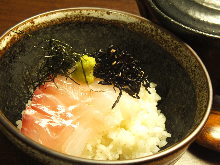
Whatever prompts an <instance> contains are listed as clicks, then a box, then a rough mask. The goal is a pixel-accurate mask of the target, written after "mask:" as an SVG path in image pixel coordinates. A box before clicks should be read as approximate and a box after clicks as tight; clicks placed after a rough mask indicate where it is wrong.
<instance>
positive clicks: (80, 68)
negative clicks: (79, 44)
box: [71, 55, 96, 84]
mask: <svg viewBox="0 0 220 165" xmlns="http://www.w3.org/2000/svg"><path fill="white" fill-rule="evenodd" d="M95 64H96V61H95V58H93V57H89V56H88V55H83V56H82V57H81V58H80V61H79V62H77V63H76V66H75V71H74V72H73V73H72V74H71V78H73V79H74V80H75V81H76V82H78V83H87V84H91V83H93V82H94V79H95V77H94V75H93V70H94V66H95Z"/></svg>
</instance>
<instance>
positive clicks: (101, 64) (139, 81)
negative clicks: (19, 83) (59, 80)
mask: <svg viewBox="0 0 220 165" xmlns="http://www.w3.org/2000/svg"><path fill="white" fill-rule="evenodd" d="M19 33H21V32H19ZM27 36H28V37H32V36H31V35H29V34H28V35H27ZM37 47H38V48H39V47H40V48H41V49H42V50H43V52H44V56H43V57H42V56H41V59H40V63H39V64H38V66H39V69H38V73H37V77H38V79H37V81H35V82H32V83H30V82H29V81H31V79H29V76H27V75H28V74H29V70H31V68H28V65H27V66H26V69H25V70H26V73H25V74H24V76H25V77H27V84H32V85H33V87H30V89H33V90H35V89H36V88H37V87H38V86H40V85H42V84H43V83H45V82H50V81H53V82H54V79H55V78H56V77H57V75H63V76H65V77H67V78H70V79H72V78H71V77H70V76H69V75H70V74H71V72H74V67H75V65H76V63H77V62H80V60H81V59H80V57H81V56H83V55H84V54H79V53H76V52H75V51H74V50H73V49H72V47H71V46H70V45H68V44H67V43H65V42H63V41H60V40H58V39H47V40H41V41H40V42H39V44H38V45H35V46H34V48H37ZM90 56H92V57H94V58H95V60H96V65H95V67H94V76H95V77H97V78H100V79H102V81H100V82H99V83H100V84H102V85H113V86H114V88H118V89H119V95H118V97H117V99H116V101H115V103H114V104H113V105H112V109H113V108H114V107H115V106H116V104H117V103H118V102H119V100H120V98H121V95H122V91H124V92H126V93H128V94H129V95H130V96H132V97H134V98H136V99H139V98H140V97H139V92H140V88H141V85H143V86H144V87H145V89H146V90H147V91H148V89H147V88H148V87H149V82H148V80H147V75H146V74H145V72H144V71H143V69H142V67H141V63H140V61H138V60H137V59H135V58H134V56H133V55H131V54H130V53H128V52H127V51H124V50H120V49H119V48H118V47H116V46H113V45H111V46H109V48H108V49H107V50H105V51H104V50H99V51H97V52H95V53H92V54H91V55H90ZM82 67H83V66H82ZM70 70H71V72H70ZM84 74H85V73H84ZM85 79H86V76H85ZM72 80H73V79H72ZM73 81H74V80H73ZM74 82H75V81H74ZM85 82H87V80H86V81H85ZM76 83H77V82H76ZM28 88H29V87H28ZM28 91H30V90H28ZM148 92H149V91H148Z"/></svg>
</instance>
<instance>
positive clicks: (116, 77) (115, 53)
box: [92, 45, 149, 108]
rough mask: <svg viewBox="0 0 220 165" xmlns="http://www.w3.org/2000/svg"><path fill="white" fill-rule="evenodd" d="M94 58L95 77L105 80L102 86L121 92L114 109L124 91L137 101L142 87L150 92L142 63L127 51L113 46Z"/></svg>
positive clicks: (99, 52)
mask: <svg viewBox="0 0 220 165" xmlns="http://www.w3.org/2000/svg"><path fill="white" fill-rule="evenodd" d="M92 56H93V57H95V59H96V65H95V68H94V76H95V77H97V78H101V79H103V81H100V84H102V85H114V87H116V88H118V89H119V90H120V93H119V96H118V97H117V99H116V101H115V103H114V104H113V106H112V108H114V107H115V105H116V104H117V103H118V101H119V99H120V97H121V95H122V91H125V92H126V93H128V94H129V95H130V96H132V97H134V98H137V99H139V98H140V97H139V95H138V94H139V92H140V88H141V85H143V86H144V87H145V89H146V90H147V91H148V89H147V88H148V87H149V82H148V80H147V75H146V74H145V73H144V71H143V69H142V67H141V63H140V61H138V60H137V59H135V58H134V56H132V55H131V54H129V53H128V52H127V51H124V50H120V49H119V48H117V47H115V46H113V45H111V46H110V47H109V48H108V49H107V51H103V50H100V51H98V52H97V53H94V54H93V55H92ZM148 92H149V91H148Z"/></svg>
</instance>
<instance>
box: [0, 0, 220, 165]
mask: <svg viewBox="0 0 220 165" xmlns="http://www.w3.org/2000/svg"><path fill="white" fill-rule="evenodd" d="M71 7H104V8H111V9H117V10H122V11H126V12H130V13H133V14H136V15H140V14H139V11H138V7H137V5H136V1H135V0H29V1H28V0H17V1H16V0H0V35H1V34H3V33H4V31H6V30H7V29H8V28H10V27H11V26H13V25H15V24H17V23H18V22H20V21H22V20H24V19H26V18H28V17H31V16H33V15H36V14H39V13H42V12H46V11H49V10H55V9H60V8H71ZM0 164H1V165H29V164H32V165H41V163H39V162H37V161H35V160H33V159H32V158H30V157H29V156H27V155H26V154H25V153H22V152H21V151H20V150H19V149H17V148H16V147H15V146H14V145H13V144H11V142H10V141H9V140H7V139H6V137H5V136H4V135H2V133H0ZM219 164H220V154H219V153H217V152H215V151H211V150H208V149H206V148H203V147H201V146H199V145H197V144H196V143H193V144H192V145H191V146H190V148H189V149H188V150H187V152H186V153H185V154H184V155H183V157H182V158H181V159H180V160H179V161H178V162H177V163H176V165H219Z"/></svg>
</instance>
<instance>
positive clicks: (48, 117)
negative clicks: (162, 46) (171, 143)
mask: <svg viewBox="0 0 220 165" xmlns="http://www.w3.org/2000/svg"><path fill="white" fill-rule="evenodd" d="M48 42H53V43H52V44H51V43H49V47H47V48H43V49H45V56H44V60H43V62H42V64H41V67H40V68H41V69H40V70H39V74H44V75H48V77H46V76H44V78H45V79H44V80H43V79H42V81H41V83H40V84H39V85H38V86H37V88H36V89H35V91H34V93H33V96H32V99H31V100H30V102H29V103H28V104H27V106H26V109H25V110H24V111H23V112H22V120H21V121H20V120H19V121H17V124H18V128H19V129H20V130H21V132H22V133H23V134H24V135H26V136H28V137H30V138H31V139H33V140H34V141H36V142H38V143H40V144H42V145H45V146H47V147H49V148H51V149H54V150H56V151H59V152H62V153H65V154H69V155H72V156H78V157H83V158H89V159H96V160H123V159H134V158H138V157H143V156H147V155H151V154H154V153H157V152H158V151H159V150H160V148H161V147H163V146H165V145H166V144H167V141H166V139H167V137H170V136H171V135H170V134H169V133H168V132H167V131H166V128H165V121H166V118H165V116H164V115H163V114H162V113H161V112H160V110H158V108H157V102H158V101H159V100H160V99H161V98H160V96H159V95H158V94H157V93H156V89H155V88H156V84H154V83H149V82H148V80H147V75H146V73H144V70H143V69H142V68H141V67H140V65H141V63H140V61H138V60H137V59H135V58H134V57H133V56H132V55H131V54H129V53H128V52H126V51H121V50H119V49H118V48H115V47H113V46H111V47H109V48H108V49H107V50H106V51H103V50H99V51H98V52H95V53H93V54H87V55H84V54H79V53H73V52H72V51H71V47H70V46H69V45H68V44H66V43H63V42H62V41H58V40H52V41H48ZM60 64H62V68H59V69H58V70H57V69H54V68H57V66H58V65H60Z"/></svg>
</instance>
